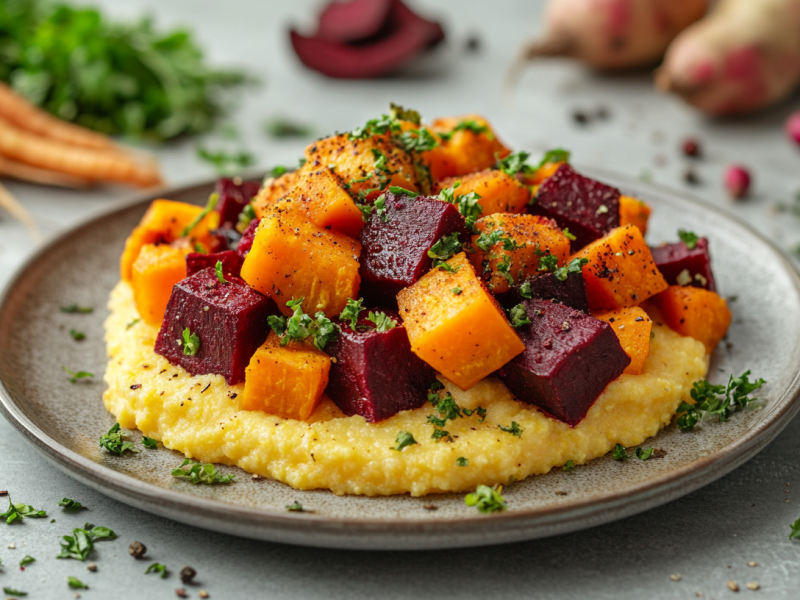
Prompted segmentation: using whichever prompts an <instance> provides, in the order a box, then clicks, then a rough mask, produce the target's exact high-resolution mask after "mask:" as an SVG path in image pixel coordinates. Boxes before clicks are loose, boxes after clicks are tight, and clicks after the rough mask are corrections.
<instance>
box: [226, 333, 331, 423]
mask: <svg viewBox="0 0 800 600" xmlns="http://www.w3.org/2000/svg"><path fill="white" fill-rule="evenodd" d="M330 370H331V359H330V357H329V356H328V355H327V354H325V353H324V352H321V351H319V350H317V349H316V348H315V347H314V346H313V345H312V344H307V343H304V342H289V343H288V344H287V345H286V346H281V342H280V338H279V337H278V336H277V335H276V334H275V332H274V331H272V332H270V334H269V337H268V338H267V341H266V342H264V345H263V346H261V347H260V348H259V349H258V350H256V352H255V354H253V357H252V358H251V359H250V364H249V365H248V366H247V369H246V370H245V380H244V393H243V394H242V404H241V406H242V410H260V411H263V412H265V413H268V414H271V415H276V416H278V417H282V418H284V419H297V420H299V421H306V420H308V419H309V418H310V417H311V415H312V414H313V413H314V410H315V409H316V408H317V405H318V404H319V401H320V400H321V399H322V394H323V393H324V392H325V388H326V387H327V385H328V374H329V373H330Z"/></svg>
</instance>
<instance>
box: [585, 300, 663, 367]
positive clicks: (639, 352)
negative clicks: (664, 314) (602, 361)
mask: <svg viewBox="0 0 800 600" xmlns="http://www.w3.org/2000/svg"><path fill="white" fill-rule="evenodd" d="M592 316H593V317H594V318H595V319H599V320H601V321H605V322H606V323H608V324H609V325H611V329H613V330H614V333H615V334H617V338H619V343H620V344H622V349H623V350H625V354H627V355H628V356H629V357H630V358H631V364H629V365H628V366H627V367H626V368H625V371H624V372H625V373H627V374H629V375H639V374H640V373H641V372H642V370H644V362H645V361H646V360H647V357H648V356H649V355H650V332H651V330H652V329H653V322H652V321H651V320H650V317H649V316H647V313H646V312H644V310H642V309H641V308H639V307H638V306H632V307H630V308H621V309H619V310H615V311H611V312H602V313H594V314H593V315H592Z"/></svg>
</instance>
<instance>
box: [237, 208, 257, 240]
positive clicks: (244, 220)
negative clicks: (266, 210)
mask: <svg viewBox="0 0 800 600" xmlns="http://www.w3.org/2000/svg"><path fill="white" fill-rule="evenodd" d="M255 218H256V209H255V208H253V205H252V204H251V203H248V204H246V205H245V207H244V208H243V209H242V212H240V213H239V222H238V223H236V231H238V232H239V233H244V230H245V229H247V226H248V225H250V223H252V222H253V220H254V219H255Z"/></svg>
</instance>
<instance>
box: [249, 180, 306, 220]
mask: <svg viewBox="0 0 800 600" xmlns="http://www.w3.org/2000/svg"><path fill="white" fill-rule="evenodd" d="M300 173H302V169H300V170H298V171H290V172H289V173H284V174H283V175H281V176H280V177H269V178H267V179H265V180H264V183H263V184H262V185H261V189H260V190H258V194H257V195H256V197H255V198H253V208H254V209H255V211H256V216H257V217H259V218H261V217H263V216H264V213H265V212H266V211H267V209H268V207H270V206H272V205H273V204H275V202H277V201H278V200H280V199H281V198H283V197H284V196H285V195H286V194H288V193H289V192H290V191H291V190H292V188H293V187H294V185H295V183H297V180H298V178H299V177H300Z"/></svg>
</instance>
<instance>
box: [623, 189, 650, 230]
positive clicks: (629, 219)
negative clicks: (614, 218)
mask: <svg viewBox="0 0 800 600" xmlns="http://www.w3.org/2000/svg"><path fill="white" fill-rule="evenodd" d="M651 212H652V209H651V208H650V207H649V206H648V205H647V204H645V203H644V202H642V201H641V200H639V199H638V198H631V197H630V196H620V197H619V224H620V226H623V225H636V227H638V228H639V231H641V232H642V235H645V234H647V221H648V220H649V219H650V213H651Z"/></svg>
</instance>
